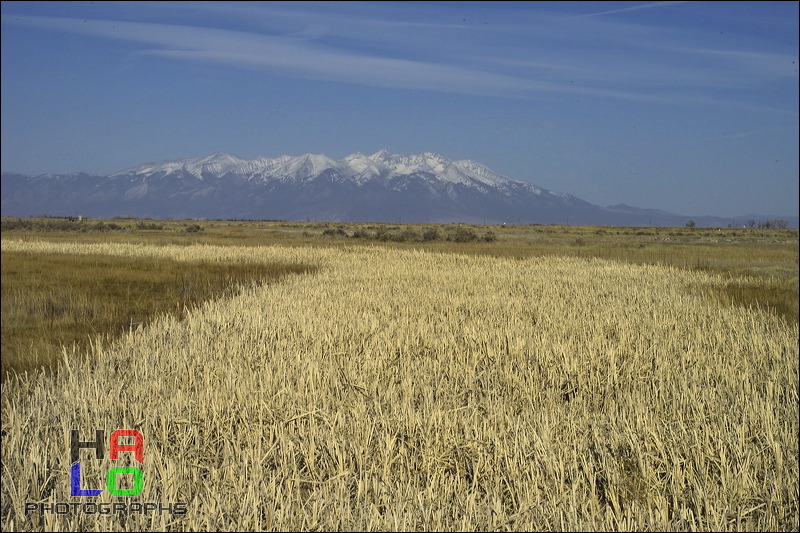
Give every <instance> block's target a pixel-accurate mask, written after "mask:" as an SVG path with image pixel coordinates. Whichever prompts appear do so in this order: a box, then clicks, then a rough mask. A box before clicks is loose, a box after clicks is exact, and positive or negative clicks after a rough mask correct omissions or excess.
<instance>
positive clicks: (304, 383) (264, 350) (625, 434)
mask: <svg viewBox="0 0 800 533" xmlns="http://www.w3.org/2000/svg"><path fill="white" fill-rule="evenodd" d="M797 253H798V232H797V230H791V229H758V228H713V229H711V228H688V227H686V228H622V227H570V226H468V225H457V224H453V225H433V224H418V225H413V224H397V225H385V224H324V223H312V222H306V223H288V222H278V221H275V222H248V221H143V220H130V219H115V220H105V221H94V220H52V219H36V220H33V219H30V220H29V219H23V220H19V219H4V220H3V231H2V257H3V276H2V278H3V313H2V315H3V335H4V337H3V354H4V357H3V365H4V366H3V368H4V372H3V373H4V379H3V385H2V409H3V420H2V434H3V446H2V469H3V474H2V475H3V483H2V524H3V529H4V530H119V529H142V530H187V531H189V530H218V529H226V530H228V529H240V530H319V529H325V530H333V529H336V530H341V529H348V530H350V529H358V530H487V529H492V530H525V531H529V530H564V529H570V530H576V529H592V530H611V529H613V530H731V531H732V530H765V531H766V530H770V531H772V530H779V531H783V530H797V529H798V527H800V509H799V508H798V500H799V499H800V498H799V496H798V495H799V494H800V483H798V475H799V474H800V472H798V453H799V451H798V440H797V435H798V431H800V428H799V427H798V418H799V416H800V413H799V411H798V319H797V299H798V293H797V287H798V264H797ZM79 273H84V274H86V275H84V276H80V275H79ZM58 286H60V287H61V288H60V289H56V288H55V287H58ZM93 295H94V296H93ZM98 295H99V296H98ZM110 301H114V302H115V303H116V304H117V305H114V306H111V305H110V304H109V302H110ZM105 319H108V320H105ZM23 320H25V321H28V323H27V325H26V326H25V327H20V328H19V330H16V329H14V328H17V327H18V325H19V324H20V323H21V322H22V321H23ZM87 325H88V326H89V329H83V330H81V331H80V332H79V333H78V334H77V335H76V334H74V328H75V327H77V326H83V327H84V328H85V327H86V326H87ZM56 326H58V327H56ZM55 330H59V331H60V332H61V333H59V335H61V336H58V335H56V336H54V337H53V338H46V335H45V333H44V332H47V331H55ZM71 330H72V331H73V333H72V336H71V337H70V336H69V335H70V333H69V331H71ZM26 331H27V332H28V333H26ZM7 332H14V335H13V338H11V337H9V338H7ZM31 332H33V333H31ZM7 347H10V350H9V351H7ZM7 353H12V354H14V355H13V360H12V361H10V362H8V363H7V362H6V354H7ZM53 354H55V355H53ZM96 428H98V429H99V428H103V429H105V430H106V434H108V433H110V432H111V431H113V430H114V429H136V430H138V431H139V432H140V433H141V434H142V435H144V436H145V443H146V444H145V456H144V457H145V460H144V463H143V464H142V465H141V469H142V472H143V479H144V489H143V492H142V493H141V494H139V495H138V496H136V497H135V498H134V499H135V500H136V501H141V502H161V503H163V504H167V503H172V502H186V504H187V513H186V514H185V515H182V516H175V515H170V514H158V513H145V514H136V513H134V514H131V515H129V516H124V515H122V514H118V513H112V514H109V515H104V516H98V515H89V514H85V513H68V514H65V515H55V514H48V513H37V512H31V513H27V514H26V513H25V510H24V509H25V504H26V503H28V502H43V503H49V504H55V503H57V502H70V501H74V500H75V498H72V497H70V486H69V480H70V468H71V465H70V464H69V459H70V454H69V442H70V441H69V439H70V430H71V429H79V430H80V431H81V432H83V434H84V435H89V434H91V432H92V431H93V430H94V429H96ZM87 453H88V452H87ZM115 463H116V461H112V460H110V459H108V458H106V459H104V460H102V461H86V469H85V470H84V472H83V475H84V478H83V479H84V480H86V481H85V483H86V484H88V485H93V484H97V485H100V484H101V480H102V478H103V476H104V474H105V472H106V471H107V470H108V469H109V467H110V466H113V465H114V464H115ZM97 500H98V501H104V502H112V501H118V500H131V498H125V497H118V496H111V495H110V494H109V493H108V491H106V492H104V493H102V494H101V496H99V497H98V498H97Z"/></svg>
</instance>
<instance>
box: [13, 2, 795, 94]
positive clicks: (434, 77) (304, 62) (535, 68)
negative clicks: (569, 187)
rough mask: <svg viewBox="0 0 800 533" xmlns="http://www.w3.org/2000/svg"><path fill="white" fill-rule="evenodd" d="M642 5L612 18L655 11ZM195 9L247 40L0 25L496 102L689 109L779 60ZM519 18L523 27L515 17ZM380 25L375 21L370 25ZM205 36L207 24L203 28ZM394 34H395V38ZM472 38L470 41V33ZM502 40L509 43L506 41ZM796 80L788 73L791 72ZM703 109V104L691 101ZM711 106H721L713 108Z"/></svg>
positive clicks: (607, 30)
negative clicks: (570, 100) (229, 24)
mask: <svg viewBox="0 0 800 533" xmlns="http://www.w3.org/2000/svg"><path fill="white" fill-rule="evenodd" d="M675 3H680V2H653V3H648V4H641V5H637V6H630V7H627V8H622V9H620V10H613V11H605V12H601V13H594V14H592V15H602V14H608V13H612V12H619V11H628V10H638V9H655V8H660V7H665V6H668V5H672V4H675ZM204 5H205V4H204V3H201V4H199V5H198V6H197V9H200V10H204V11H206V12H207V11H208V9H211V10H213V11H215V12H218V13H220V14H222V13H226V14H227V15H228V16H235V17H236V18H237V19H242V18H247V19H248V21H249V25H248V28H249V30H248V31H243V30H231V29H221V28H223V27H224V26H225V25H224V23H219V22H218V23H216V26H217V27H206V26H199V25H197V26H190V25H185V24H164V23H154V22H130V21H114V20H95V19H76V18H56V17H35V16H14V17H13V20H12V19H11V17H10V16H7V15H3V21H4V23H6V22H8V23H13V24H24V25H28V26H35V27H38V28H44V29H50V30H58V31H68V32H77V33H81V34H86V35H92V36H96V37H101V38H106V39H114V40H122V41H128V42H134V43H138V44H139V45H140V47H139V48H138V49H137V50H136V51H135V52H136V53H137V54H138V55H139V56H150V57H160V58H166V59H170V60H175V61H184V62H195V63H198V62H199V63H206V64H215V65H222V66H227V67H235V68H246V69H256V70H261V71H264V72H267V73H270V74H273V75H280V76H289V77H295V78H303V79H316V80H325V81H335V82H345V83H353V84H361V85H369V86H377V87H389V88H402V89H423V90H433V91H441V92H448V93H460V94H475V95H490V96H497V97H506V98H526V99H542V98H546V99H548V100H555V99H558V98H563V97H565V96H570V95H583V96H595V97H600V98H608V99H616V100H625V101H639V102H662V103H667V102H671V103H679V104H681V105H683V104H686V103H690V102H691V101H692V100H693V99H695V97H696V96H697V94H698V91H702V90H705V89H707V88H714V89H721V90H724V89H725V88H726V87H730V86H733V85H743V84H748V83H755V82H757V81H758V80H761V79H775V78H777V77H780V78H785V75H786V74H785V70H786V69H784V71H782V70H781V69H782V68H783V67H784V66H785V65H787V64H788V62H790V61H791V58H789V57H787V56H785V55H780V54H768V53H759V52H747V51H743V52H736V51H728V50H718V49H713V48H711V47H702V46H691V45H690V43H685V42H683V41H681V40H680V39H679V38H676V37H674V36H673V35H671V34H670V33H669V32H668V31H666V30H662V35H661V37H662V38H661V39H659V40H657V42H651V41H650V40H649V39H648V38H647V36H648V35H650V33H651V30H652V28H648V27H647V26H643V25H639V24H630V23H623V22H620V21H617V20H607V19H604V18H602V17H600V18H597V19H592V18H586V17H583V18H582V20H576V19H575V18H574V17H571V16H566V15H560V14H552V13H545V14H542V13H535V14H528V13H524V12H520V16H519V17H511V20H512V21H511V22H508V18H505V19H503V22H502V23H494V21H492V24H489V23H484V24H475V23H468V22H462V21H460V20H458V19H457V18H455V20H452V19H453V17H450V18H449V19H446V20H433V21H431V20H427V19H425V20H410V19H393V18H391V17H390V16H389V14H387V13H386V12H380V11H379V12H375V11H374V10H367V11H355V12H353V11H352V10H342V9H339V10H335V9H331V8H330V7H327V6H324V7H322V8H321V11H316V10H308V9H302V8H298V9H295V8H293V7H291V6H292V5H293V3H292V4H284V5H281V6H279V7H278V8H273V7H272V6H270V7H269V9H262V8H261V7H260V6H259V7H258V8H257V7H254V6H253V5H251V4H234V6H232V7H231V8H230V9H229V10H227V11H226V9H227V3H224V4H218V3H210V4H209V6H210V7H209V8H205V7H203V6H204ZM523 15H525V16H523ZM382 17H383V18H382ZM205 24H206V25H207V24H208V20H207V19H206V21H205ZM398 28H401V30H399V31H398ZM476 29H480V30H481V31H480V32H479V33H476V31H473V30H476ZM509 35H511V37H509ZM795 77H796V69H795ZM702 100H703V101H704V104H705V103H707V101H708V100H712V102H713V99H712V98H709V97H708V96H705V95H704V96H703V97H702ZM718 102H719V103H720V105H725V106H727V105H728V104H729V100H726V99H723V98H719V99H718Z"/></svg>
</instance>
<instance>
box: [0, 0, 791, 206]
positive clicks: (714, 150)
mask: <svg viewBox="0 0 800 533" xmlns="http://www.w3.org/2000/svg"><path fill="white" fill-rule="evenodd" d="M0 53H1V54H2V115H0V116H1V117H2V170H3V171H4V172H21V173H26V174H42V173H66V172H75V171H84V172H89V173H97V174H108V173H112V172H114V171H117V170H121V169H124V168H128V167H132V166H135V165H138V164H140V163H144V162H148V161H156V160H162V159H180V158H185V157H198V156H203V155H208V154H211V153H214V152H229V153H232V154H235V155H237V156H239V157H243V158H246V159H254V158H257V157H278V156H281V155H301V154H305V153H321V154H325V155H327V156H329V157H332V158H334V159H341V158H342V157H344V156H346V155H349V154H351V153H355V152H361V153H364V154H371V153H374V152H377V151H378V150H380V149H384V148H385V149H387V150H389V151H390V152H392V153H397V154H415V153H419V152H426V151H429V152H438V153H441V154H442V155H445V156H447V157H449V158H451V159H473V160H475V161H478V162H480V163H483V164H485V165H486V166H488V167H489V168H491V169H492V170H494V171H496V172H500V173H501V174H505V175H507V176H509V177H511V178H514V179H519V180H524V181H529V182H531V183H534V184H536V185H538V186H541V187H544V188H546V189H550V190H553V191H559V192H566V193H570V194H573V195H575V196H578V197H580V198H582V199H584V200H587V201H589V202H592V203H595V204H598V205H611V204H617V203H626V204H629V205H634V206H637V207H647V208H659V209H665V210H667V211H672V212H674V213H678V214H688V215H718V216H737V215H745V214H761V213H763V214H777V215H797V214H798V181H799V179H798V175H800V166H799V164H798V145H799V144H800V141H799V139H798V119H799V116H800V115H799V114H798V90H799V88H798V3H797V2H531V3H526V2H508V3H504V2H487V3H483V2H463V3H462V2H441V3H439V2H420V3H416V2H410V3H406V2H386V3H383V2H355V3H348V2H322V3H316V2H312V3H302V2H288V3H281V2H274V3H273V2H267V3H260V2H242V3H237V2H220V3H216V2H197V3H193V2H96V3H92V2H65V3H59V2H2V48H1V49H0Z"/></svg>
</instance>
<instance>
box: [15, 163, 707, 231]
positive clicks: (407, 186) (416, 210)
mask: <svg viewBox="0 0 800 533" xmlns="http://www.w3.org/2000/svg"><path fill="white" fill-rule="evenodd" d="M2 215H3V216H37V215H53V216H74V215H83V216H90V217H112V216H134V217H143V218H174V219H181V218H197V219H211V218H217V219H253V220H317V221H334V222H335V221H364V222H369V221H373V222H428V223H442V222H468V223H510V224H531V223H539V224H554V223H555V224H564V223H567V224H594V225H602V224H619V225H647V224H652V225H682V224H683V223H685V221H686V217H684V216H679V215H671V214H670V213H665V212H663V211H654V210H642V209H636V208H628V207H627V206H617V207H614V208H603V207H599V206H596V205H593V204H590V203H588V202H585V201H583V200H581V199H579V198H577V197H575V196H572V195H569V194H565V193H560V192H553V191H548V190H546V189H543V188H541V187H537V186H535V185H532V184H530V183H528V182H525V181H519V180H514V179H511V178H509V177H507V176H503V175H502V174H498V173H496V172H494V171H492V170H490V169H489V168H487V167H486V166H484V165H481V164H480V163H477V162H475V161H471V160H460V161H451V160H450V159H448V158H446V157H444V156H442V155H440V154H435V153H431V152H424V153H420V154H415V155H395V154H391V153H389V152H388V151H386V150H381V151H379V152H377V153H374V154H372V155H369V156H366V155H363V154H361V153H355V154H352V155H349V156H347V157H345V158H343V159H341V160H338V161H337V160H334V159H331V158H329V157H327V156H325V155H315V154H305V155H301V156H297V157H292V156H281V157H277V158H274V159H269V158H258V159H254V160H246V159H241V158H239V157H236V156H234V155H231V154H225V153H217V154H213V155H209V156H205V157H198V158H189V159H180V160H175V161H159V162H152V163H145V164H143V165H139V166H136V167H133V168H129V169H126V170H122V171H119V172H116V173H114V174H111V175H110V176H91V175H88V174H83V173H75V174H59V175H49V174H48V175H42V176H25V175H20V174H10V173H4V174H3V175H2ZM700 223H702V222H701V221H698V224H700Z"/></svg>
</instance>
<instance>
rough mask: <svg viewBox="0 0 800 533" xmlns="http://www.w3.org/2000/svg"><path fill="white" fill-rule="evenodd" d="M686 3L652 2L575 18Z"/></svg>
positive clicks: (683, 2) (580, 16)
mask: <svg viewBox="0 0 800 533" xmlns="http://www.w3.org/2000/svg"><path fill="white" fill-rule="evenodd" d="M685 3H686V1H675V2H651V3H649V4H641V5H638V6H631V7H623V8H621V9H611V10H609V11H598V12H597V13H587V14H585V15H578V16H576V17H575V18H590V17H600V16H603V15H612V14H614V13H625V12H627V11H640V10H642V9H656V8H661V7H669V6H673V5H676V4H685Z"/></svg>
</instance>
